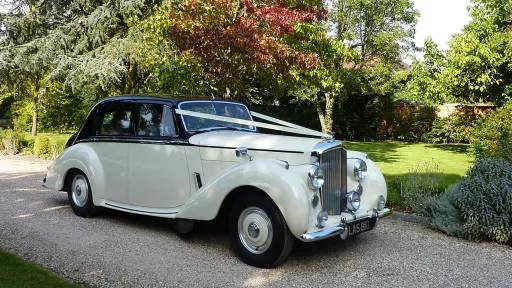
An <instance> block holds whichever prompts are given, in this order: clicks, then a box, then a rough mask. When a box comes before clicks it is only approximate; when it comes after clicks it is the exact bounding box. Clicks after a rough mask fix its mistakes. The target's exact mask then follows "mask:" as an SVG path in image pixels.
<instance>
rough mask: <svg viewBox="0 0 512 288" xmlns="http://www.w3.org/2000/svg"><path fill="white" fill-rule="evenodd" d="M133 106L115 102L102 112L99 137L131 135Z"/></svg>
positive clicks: (106, 106)
mask: <svg viewBox="0 0 512 288" xmlns="http://www.w3.org/2000/svg"><path fill="white" fill-rule="evenodd" d="M131 116H132V104H131V103H126V102H113V103H109V104H107V105H105V107H103V108H102V109H101V111H100V129H99V133H98V134H99V135H105V136H108V135H130V134H131V133H130V125H131Z"/></svg>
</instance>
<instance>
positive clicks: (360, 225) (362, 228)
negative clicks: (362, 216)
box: [348, 220, 371, 236]
mask: <svg viewBox="0 0 512 288" xmlns="http://www.w3.org/2000/svg"><path fill="white" fill-rule="evenodd" d="M370 229H371V227H370V220H363V221H360V222H357V223H352V224H349V225H348V236H354V235H357V234H360V233H363V232H366V231H368V230H370Z"/></svg>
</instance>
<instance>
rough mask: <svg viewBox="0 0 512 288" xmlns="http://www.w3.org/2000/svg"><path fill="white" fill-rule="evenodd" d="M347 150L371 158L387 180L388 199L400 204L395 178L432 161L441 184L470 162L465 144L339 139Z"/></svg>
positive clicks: (449, 181) (460, 173)
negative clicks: (438, 172) (362, 141)
mask: <svg viewBox="0 0 512 288" xmlns="http://www.w3.org/2000/svg"><path fill="white" fill-rule="evenodd" d="M343 144H344V145H345V146H346V147H347V149H349V150H357V151H361V152H366V153H368V155H369V156H370V159H372V160H373V161H375V162H376V163H377V165H378V166H379V168H380V169H381V171H382V173H383V174H384V176H385V177H386V181H387V183H388V202H389V203H390V204H392V205H397V206H400V205H401V204H402V201H401V198H400V189H399V187H400V186H399V184H398V185H397V182H399V181H400V179H401V177H404V176H406V175H407V174H409V173H410V171H411V169H412V168H414V167H415V166H420V165H425V163H427V162H432V161H433V162H434V163H436V164H437V165H438V166H439V170H440V174H441V179H442V180H441V183H440V184H441V185H442V186H448V185H450V184H453V183H455V182H456V181H457V180H458V179H459V178H460V177H462V176H463V175H464V173H465V172H466V170H467V169H468V168H469V166H470V165H471V162H472V161H473V157H472V156H471V154H469V153H468V152H467V149H468V148H469V146H468V145H433V144H409V143H397V142H364V143H361V142H343Z"/></svg>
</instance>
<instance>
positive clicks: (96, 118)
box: [89, 100, 137, 138]
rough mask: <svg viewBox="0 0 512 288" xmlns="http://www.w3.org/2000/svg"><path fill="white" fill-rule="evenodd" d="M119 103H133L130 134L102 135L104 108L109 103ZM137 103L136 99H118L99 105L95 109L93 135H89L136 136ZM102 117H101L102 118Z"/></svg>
mask: <svg viewBox="0 0 512 288" xmlns="http://www.w3.org/2000/svg"><path fill="white" fill-rule="evenodd" d="M117 103H121V105H122V104H125V103H128V104H130V105H131V112H130V113H131V114H130V126H129V128H128V133H129V134H128V135H102V134H100V133H101V127H102V126H103V118H102V110H103V109H104V108H105V107H106V106H108V105H112V104H117ZM136 106H137V105H136V103H135V102H134V101H130V100H118V101H109V102H106V103H104V104H102V105H100V106H99V107H97V108H96V111H95V113H94V114H95V115H94V123H93V127H94V128H93V131H92V132H93V135H89V137H94V138H132V137H134V136H135V129H134V120H135V119H134V117H135V112H136ZM100 118H101V119H100Z"/></svg>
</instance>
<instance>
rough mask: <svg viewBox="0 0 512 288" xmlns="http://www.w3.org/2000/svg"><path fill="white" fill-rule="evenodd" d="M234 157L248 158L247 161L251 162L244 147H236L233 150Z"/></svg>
mask: <svg viewBox="0 0 512 288" xmlns="http://www.w3.org/2000/svg"><path fill="white" fill-rule="evenodd" d="M235 153H236V157H238V158H240V157H249V160H251V161H252V156H251V155H249V153H248V150H247V148H246V147H238V148H236V149H235Z"/></svg>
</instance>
